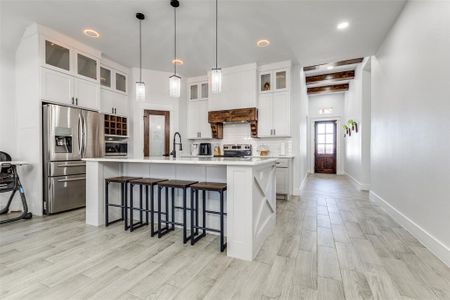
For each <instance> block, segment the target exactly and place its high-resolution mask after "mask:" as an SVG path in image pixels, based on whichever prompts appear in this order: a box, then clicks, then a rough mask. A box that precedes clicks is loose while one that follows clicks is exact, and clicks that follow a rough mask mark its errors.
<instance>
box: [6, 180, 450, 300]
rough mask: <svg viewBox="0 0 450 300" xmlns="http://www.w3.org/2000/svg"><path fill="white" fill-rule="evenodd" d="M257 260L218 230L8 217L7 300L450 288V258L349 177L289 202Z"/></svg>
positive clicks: (429, 294) (415, 294)
mask: <svg viewBox="0 0 450 300" xmlns="http://www.w3.org/2000/svg"><path fill="white" fill-rule="evenodd" d="M277 208H278V212H277V217H278V219H277V226H276V229H275V231H274V233H273V234H272V235H271V236H270V237H269V239H268V240H267V241H266V242H265V243H264V245H263V248H262V249H261V251H260V253H259V255H258V257H257V259H256V261H254V262H245V261H241V260H236V259H231V258H228V257H226V256H225V255H224V254H223V253H220V252H219V251H218V247H219V245H218V240H217V238H216V237H215V236H211V235H208V236H207V237H206V238H204V239H203V240H201V241H200V242H198V243H197V244H196V245H195V246H194V247H191V246H190V245H183V244H182V242H181V234H180V233H181V232H180V230H177V231H176V232H175V233H172V234H169V235H167V236H166V237H164V238H163V239H157V238H150V236H149V232H148V230H147V229H139V230H137V231H135V232H133V233H129V232H124V231H123V228H122V226H121V225H120V224H116V225H114V226H110V227H108V228H105V227H100V228H96V227H91V226H86V225H85V224H84V211H83V210H78V211H73V212H69V213H65V214H60V215H56V216H52V217H47V218H38V217H35V218H33V219H32V220H31V221H28V222H19V223H15V224H9V225H6V226H2V227H1V228H0V243H1V244H0V298H2V299H68V298H70V299H87V298H93V299H115V298H121V299H214V300H216V299H231V298H233V299H450V269H449V268H448V267H446V266H445V265H444V264H443V263H442V262H440V261H439V260H438V259H437V258H436V257H434V256H433V255H432V254H431V253H430V252H429V251H428V250H427V249H426V248H424V247H423V246H422V245H421V244H420V243H419V242H418V241H417V240H416V239H415V238H414V237H412V236H411V235H410V234H409V233H408V232H407V231H406V230H404V229H403V228H402V227H400V226H399V225H398V224H396V223H395V222H394V221H393V220H392V219H391V218H390V217H389V216H388V215H387V214H386V213H384V212H383V211H382V210H381V209H380V208H379V207H378V206H376V205H375V204H374V203H372V202H371V201H370V200H369V199H368V194H367V193H365V192H359V191H357V190H356V189H355V188H354V186H353V185H352V184H351V183H350V182H349V181H348V180H347V179H346V178H345V177H343V176H335V175H314V176H310V177H309V179H308V181H307V183H306V186H305V189H304V190H303V192H302V195H301V197H300V198H294V199H293V200H292V201H289V202H286V201H283V200H281V201H278V204H277Z"/></svg>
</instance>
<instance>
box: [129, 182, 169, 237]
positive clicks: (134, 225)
mask: <svg viewBox="0 0 450 300" xmlns="http://www.w3.org/2000/svg"><path fill="white" fill-rule="evenodd" d="M166 180H167V179H158V178H140V179H133V180H130V232H131V231H133V230H135V229H138V228H140V227H142V226H144V225H148V222H149V218H148V214H149V213H150V236H154V235H155V233H156V232H155V224H154V213H155V209H154V198H155V197H154V187H155V186H156V185H157V184H158V183H160V182H163V181H166ZM135 185H139V208H137V207H134V202H133V187H134V186H135ZM144 186H145V208H144V207H143V199H142V192H143V187H144ZM149 187H150V209H149V207H148V206H149V205H148V203H149V197H148V190H149ZM158 209H159V208H158ZM135 210H137V211H139V222H137V223H134V219H133V212H134V211H135ZM144 212H145V223H144V221H143V214H144Z"/></svg>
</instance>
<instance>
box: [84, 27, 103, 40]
mask: <svg viewBox="0 0 450 300" xmlns="http://www.w3.org/2000/svg"><path fill="white" fill-rule="evenodd" d="M83 33H84V34H85V35H87V36H88V37H91V38H99V37H100V33H98V32H97V31H95V30H94V29H90V28H87V29H85V30H83Z"/></svg>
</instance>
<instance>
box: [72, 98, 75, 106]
mask: <svg viewBox="0 0 450 300" xmlns="http://www.w3.org/2000/svg"><path fill="white" fill-rule="evenodd" d="M74 101H75V99H74V98H73V97H72V105H74V104H75V103H74Z"/></svg>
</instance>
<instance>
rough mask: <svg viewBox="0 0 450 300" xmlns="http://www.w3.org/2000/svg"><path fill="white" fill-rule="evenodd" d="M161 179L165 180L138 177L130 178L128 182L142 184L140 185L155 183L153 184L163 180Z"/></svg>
mask: <svg viewBox="0 0 450 300" xmlns="http://www.w3.org/2000/svg"><path fill="white" fill-rule="evenodd" d="M163 181H167V179H160V178H139V179H133V180H130V183H132V184H142V185H155V184H157V183H160V182H163Z"/></svg>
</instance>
